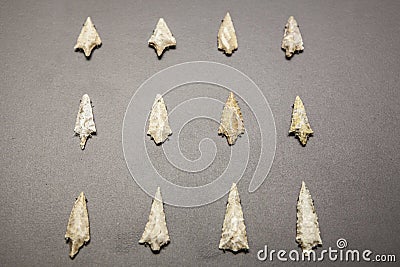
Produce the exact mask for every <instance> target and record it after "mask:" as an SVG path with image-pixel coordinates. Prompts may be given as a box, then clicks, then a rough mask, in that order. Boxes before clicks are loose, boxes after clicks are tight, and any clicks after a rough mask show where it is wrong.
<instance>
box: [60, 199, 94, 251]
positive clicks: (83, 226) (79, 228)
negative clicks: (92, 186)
mask: <svg viewBox="0 0 400 267" xmlns="http://www.w3.org/2000/svg"><path fill="white" fill-rule="evenodd" d="M65 238H66V239H67V240H68V241H69V242H70V253H69V256H70V257H71V258H73V257H75V255H76V254H77V253H78V251H79V249H80V247H82V246H83V245H84V244H85V243H87V242H89V240H90V233H89V216H88V211H87V208H86V198H85V195H84V194H83V192H82V193H81V194H80V195H79V197H78V199H77V200H76V201H75V204H74V207H73V208H72V211H71V215H70V216H69V221H68V225H67V232H66V233H65Z"/></svg>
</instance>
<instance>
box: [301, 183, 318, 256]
mask: <svg viewBox="0 0 400 267" xmlns="http://www.w3.org/2000/svg"><path fill="white" fill-rule="evenodd" d="M296 226H297V232H296V242H297V243H299V245H300V246H301V248H302V249H303V252H306V253H309V252H310V251H311V250H312V249H313V247H316V246H318V245H322V240H321V236H320V231H319V224H318V216H317V213H316V211H315V208H314V203H313V200H312V198H311V194H310V191H309V190H308V188H307V187H306V184H305V183H304V181H303V182H302V184H301V189H300V194H299V199H298V201H297V225H296Z"/></svg>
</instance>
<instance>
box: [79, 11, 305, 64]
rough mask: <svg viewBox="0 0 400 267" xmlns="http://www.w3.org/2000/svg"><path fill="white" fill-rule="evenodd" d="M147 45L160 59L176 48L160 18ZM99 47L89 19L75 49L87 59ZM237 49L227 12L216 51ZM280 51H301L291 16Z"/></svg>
mask: <svg viewBox="0 0 400 267" xmlns="http://www.w3.org/2000/svg"><path fill="white" fill-rule="evenodd" d="M148 42H149V45H151V46H153V47H154V49H155V50H156V52H157V56H158V57H159V58H160V57H161V56H162V54H163V53H164V50H165V49H166V48H169V47H175V46H176V39H175V37H174V36H173V35H172V33H171V31H170V29H169V28H168V26H167V23H166V22H165V20H164V19H163V18H160V19H159V21H158V23H157V26H156V28H155V29H154V31H153V34H152V35H151V37H150V39H149V41H148ZM100 45H101V39H100V36H99V34H98V33H97V30H96V28H95V26H94V25H93V22H92V20H91V19H90V17H88V18H87V20H86V22H85V23H84V24H83V28H82V31H81V34H80V35H79V37H78V41H77V43H76V45H75V47H74V48H75V49H82V50H83V51H84V52H85V55H86V57H89V56H90V54H91V52H92V50H93V48H95V47H97V46H100ZM237 48H238V42H237V38H236V32H235V28H234V27H233V23H232V19H231V16H230V15H229V12H228V13H226V15H225V18H224V19H223V20H222V23H221V26H220V28H219V31H218V49H220V50H223V51H224V53H225V54H226V55H231V54H232V53H233V52H234V51H235V50H236V49H237ZM282 49H284V50H285V51H286V56H287V57H289V58H290V57H291V56H292V55H293V54H294V53H295V52H299V51H302V50H303V49H304V47H303V39H302V37H301V34H300V30H299V26H298V25H297V22H296V20H295V19H294V18H293V16H290V17H289V19H288V21H287V23H286V26H285V32H284V36H283V40H282Z"/></svg>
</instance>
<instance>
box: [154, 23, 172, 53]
mask: <svg viewBox="0 0 400 267" xmlns="http://www.w3.org/2000/svg"><path fill="white" fill-rule="evenodd" d="M149 45H151V46H152V47H154V49H155V50H156V52H157V56H158V57H161V55H162V54H163V52H164V50H165V49H166V48H168V47H171V46H176V40H175V37H174V36H173V35H172V33H171V31H170V30H169V28H168V26H167V23H166V22H165V20H164V19H163V18H160V19H159V21H158V23H157V26H156V28H155V29H154V31H153V34H152V35H151V37H150V39H149Z"/></svg>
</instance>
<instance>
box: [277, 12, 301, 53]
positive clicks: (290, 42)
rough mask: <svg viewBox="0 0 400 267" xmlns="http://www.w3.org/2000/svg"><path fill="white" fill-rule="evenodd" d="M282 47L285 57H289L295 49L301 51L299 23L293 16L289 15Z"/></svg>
mask: <svg viewBox="0 0 400 267" xmlns="http://www.w3.org/2000/svg"><path fill="white" fill-rule="evenodd" d="M282 49H284V50H285V51H286V57H288V58H290V57H292V56H293V54H294V53H295V52H296V51H303V50H304V46H303V38H302V37H301V33H300V29H299V25H297V21H296V20H295V19H294V17H293V16H290V17H289V19H288V21H287V23H286V26H285V33H284V35H283V40H282Z"/></svg>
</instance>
